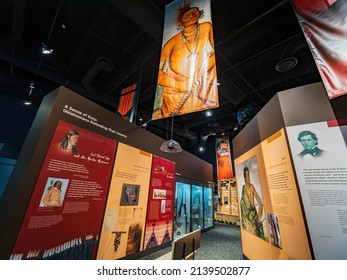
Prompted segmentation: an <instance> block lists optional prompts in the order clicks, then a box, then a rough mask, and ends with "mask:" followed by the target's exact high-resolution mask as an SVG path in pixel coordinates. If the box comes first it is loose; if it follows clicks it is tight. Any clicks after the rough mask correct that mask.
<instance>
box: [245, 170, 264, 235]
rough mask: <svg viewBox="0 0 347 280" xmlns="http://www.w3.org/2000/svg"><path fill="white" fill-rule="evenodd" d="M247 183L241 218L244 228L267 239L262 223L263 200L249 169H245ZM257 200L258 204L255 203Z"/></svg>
mask: <svg viewBox="0 0 347 280" xmlns="http://www.w3.org/2000/svg"><path fill="white" fill-rule="evenodd" d="M243 174H244V178H245V184H244V185H243V187H242V196H241V202H240V204H241V220H242V228H243V229H245V230H247V231H248V232H250V233H252V234H254V235H256V236H258V237H260V238H262V239H264V240H266V236H265V235H266V234H264V228H263V223H262V220H261V219H262V215H263V202H262V201H261V198H260V196H259V194H258V193H257V191H256V189H255V188H254V186H253V184H252V183H251V182H250V175H249V169H248V168H247V167H245V168H244V170H243ZM255 201H256V202H257V203H258V206H256V205H255Z"/></svg>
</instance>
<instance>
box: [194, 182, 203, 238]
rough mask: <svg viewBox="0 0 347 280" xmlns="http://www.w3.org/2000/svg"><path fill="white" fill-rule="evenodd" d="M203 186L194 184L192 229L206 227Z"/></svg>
mask: <svg viewBox="0 0 347 280" xmlns="http://www.w3.org/2000/svg"><path fill="white" fill-rule="evenodd" d="M203 213H204V212H203V203H202V187H201V186H196V185H192V231H194V230H196V229H203V228H204V221H203V217H204V216H203V215H204V214H203Z"/></svg>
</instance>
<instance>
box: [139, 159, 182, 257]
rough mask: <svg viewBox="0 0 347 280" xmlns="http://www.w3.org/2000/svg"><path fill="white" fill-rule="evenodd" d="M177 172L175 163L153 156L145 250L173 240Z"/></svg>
mask: <svg viewBox="0 0 347 280" xmlns="http://www.w3.org/2000/svg"><path fill="white" fill-rule="evenodd" d="M175 170H176V164H175V162H173V161H170V160H167V159H163V158H161V157H158V156H153V163H152V171H151V182H150V187H149V196H148V207H147V219H146V229H145V242H144V244H143V249H144V250H147V249H150V248H153V247H156V246H159V245H163V244H165V243H169V242H172V240H173V238H172V222H173V221H172V220H173V211H174V198H175V197H174V195H175V194H174V189H175V173H176V171H175Z"/></svg>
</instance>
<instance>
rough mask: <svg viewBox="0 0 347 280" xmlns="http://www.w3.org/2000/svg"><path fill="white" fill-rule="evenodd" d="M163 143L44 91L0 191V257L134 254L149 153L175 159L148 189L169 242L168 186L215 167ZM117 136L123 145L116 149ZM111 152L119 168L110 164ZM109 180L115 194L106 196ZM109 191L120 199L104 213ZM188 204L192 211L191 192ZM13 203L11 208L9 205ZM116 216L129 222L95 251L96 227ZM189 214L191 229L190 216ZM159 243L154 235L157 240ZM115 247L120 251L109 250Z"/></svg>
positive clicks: (87, 104) (69, 95) (67, 93)
mask: <svg viewBox="0 0 347 280" xmlns="http://www.w3.org/2000/svg"><path fill="white" fill-rule="evenodd" d="M162 142H163V139H162V138H159V137H157V136H155V135H153V134H151V133H150V132H148V131H146V130H144V129H142V128H141V127H138V126H136V125H134V124H132V123H130V122H128V121H126V120H124V119H122V118H120V117H117V116H116V115H115V114H113V113H112V112H110V111H108V110H105V109H104V108H102V107H101V106H99V105H97V104H95V103H93V102H91V101H90V100H88V99H86V98H84V97H82V96H80V95H78V94H76V93H74V92H73V91H71V90H69V89H67V88H65V87H59V88H58V89H57V90H55V91H53V92H51V93H50V94H48V95H47V96H46V97H45V98H44V100H43V102H42V104H41V106H40V108H39V110H38V113H37V115H36V117H35V120H34V122H33V124H32V127H31V129H30V131H29V134H28V136H27V138H26V141H25V143H24V145H23V148H22V150H21V153H20V155H19V157H18V160H17V162H16V165H15V167H14V169H13V172H12V175H11V177H10V178H9V181H8V184H7V185H6V187H5V189H4V192H3V194H2V203H1V204H0V228H1V229H2V234H1V235H0V247H1V250H0V258H1V259H9V258H12V259H60V258H64V259H95V258H96V255H97V253H98V254H99V253H100V254H104V255H105V258H110V259H114V258H118V257H119V258H122V257H123V256H125V257H126V256H132V258H136V257H137V252H139V251H141V250H142V248H145V243H144V240H145V236H144V232H145V223H146V211H147V202H148V195H149V193H148V190H149V184H150V177H151V172H152V171H153V170H152V169H151V164H152V155H153V154H156V155H157V156H158V158H159V157H160V158H161V159H163V158H164V157H165V159H166V160H167V162H170V164H169V165H170V166H175V168H174V169H173V170H171V169H170V168H171V167H170V168H169V165H167V169H166V170H167V171H169V172H167V178H166V180H162V182H163V183H164V184H165V187H167V189H166V192H165V191H164V188H159V187H156V188H153V197H154V189H156V190H157V191H156V192H155V193H156V194H157V196H158V197H159V196H164V197H165V196H166V199H159V200H160V210H158V211H160V215H161V214H162V215H163V216H162V218H163V220H165V226H161V230H162V229H163V228H165V229H167V234H166V233H165V234H164V236H163V238H162V240H161V243H163V244H166V243H169V242H170V238H168V237H170V236H172V233H170V229H171V225H170V220H169V219H167V217H168V216H170V215H171V217H172V214H170V211H171V212H172V208H173V203H172V200H173V191H172V193H171V194H170V190H169V189H170V188H171V189H172V190H173V187H174V178H173V177H174V174H175V173H176V174H180V175H183V176H186V178H191V179H197V178H198V179H202V180H206V181H212V180H213V179H212V178H213V173H212V165H211V164H209V163H207V162H205V161H203V160H201V159H199V158H198V157H196V156H193V155H192V154H190V153H188V152H186V151H182V152H181V153H180V154H179V155H177V154H167V153H163V152H161V151H160V149H159V147H160V145H161V144H162ZM118 143H122V144H121V147H122V148H121V150H120V151H121V152H120V154H118V152H117V155H116V151H117V149H118V147H117V145H118ZM125 147H127V148H125ZM134 151H135V152H134ZM134 153H135V154H136V155H135V154H134ZM130 155H133V156H134V157H133V158H132V157H131V156H130ZM119 157H120V158H119ZM115 158H117V168H119V170H118V169H117V168H114V165H115ZM112 172H113V173H112ZM170 173H172V174H173V176H171V175H170V177H172V178H169V174H170ZM153 178H154V177H153ZM157 179H159V177H158V178H157ZM111 180H112V183H111V187H112V189H113V190H112V193H115V194H116V195H117V197H115V196H113V197H112V196H110V195H109V194H110V193H109V192H111V191H110V182H111ZM164 181H165V182H164ZM157 182H158V181H157ZM168 184H170V187H169V185H168ZM51 185H53V186H52V187H51ZM154 185H155V182H154ZM107 195H108V200H111V201H112V200H117V203H118V204H116V205H113V206H112V207H113V208H112V209H110V210H109V211H108V212H107V213H105V206H106V197H107ZM189 195H190V193H189ZM170 196H172V198H171V199H170ZM126 197H128V198H126ZM159 200H158V201H159ZM170 200H171V202H170ZM170 203H171V204H170ZM186 203H188V204H189V205H188V207H187V208H186V209H187V211H190V196H189V197H187V199H186ZM111 204H112V203H111ZM13 205H16V211H9V209H12V208H13ZM182 208H183V207H182ZM170 209H171V210H170ZM150 211H151V212H152V213H153V209H151V210H150ZM165 215H166V216H165ZM188 215H190V214H189V213H188ZM164 216H165V217H164ZM114 217H117V218H119V219H120V220H122V219H123V221H124V220H126V221H129V223H128V224H127V223H124V226H125V229H124V230H123V229H121V230H118V229H116V230H114V231H116V232H114V233H113V236H106V237H107V238H106V239H110V240H107V242H105V244H106V243H107V245H105V246H104V247H103V248H102V249H101V251H100V248H101V247H99V248H98V247H97V245H98V242H99V240H100V231H101V230H105V232H107V231H108V230H109V229H110V228H112V226H113V225H114V224H117V223H115V221H114V219H113V218H114ZM128 218H129V219H128ZM103 219H104V225H103V224H102V223H103ZM187 219H188V220H187V221H188V225H187V227H188V228H189V226H190V216H189V217H187ZM167 221H169V223H168V224H166V222H167ZM105 222H106V225H105ZM130 222H131V224H130ZM148 228H149V227H148ZM124 232H126V236H127V240H125V239H124V238H125V237H124V236H125V235H124V234H125V233H124ZM108 233H109V232H108ZM104 235H105V234H104ZM106 235H107V234H106ZM111 235H112V233H111ZM159 235H160V234H159ZM103 237H104V238H105V236H103ZM112 238H113V239H112ZM106 239H105V240H106ZM159 239H160V238H159ZM139 240H140V241H139ZM171 240H172V237H171ZM119 243H120V244H119ZM125 243H126V244H129V246H128V245H126V248H124V247H122V246H124V244H125ZM147 243H148V242H147ZM163 244H160V242H158V246H157V247H160V246H162V245H163ZM130 245H131V246H130ZM132 245H133V246H132ZM116 247H117V250H118V253H117V252H114V251H115V248H116ZM98 249H99V251H97V250H98ZM102 251H103V253H101V252H102ZM141 254H146V253H141Z"/></svg>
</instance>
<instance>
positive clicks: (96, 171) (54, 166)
mask: <svg viewBox="0 0 347 280" xmlns="http://www.w3.org/2000/svg"><path fill="white" fill-rule="evenodd" d="M115 150H116V141H114V140H112V139H109V138H106V137H103V136H101V135H98V134H95V133H92V132H90V131H88V130H85V129H82V128H79V127H76V126H74V125H71V124H68V123H65V122H63V121H59V122H58V125H57V127H56V130H55V132H54V135H53V138H52V141H51V144H50V146H49V149H48V152H47V154H46V158H45V160H44V163H43V166H42V169H41V172H40V175H39V177H38V179H37V182H36V185H35V188H34V191H33V194H32V197H31V200H30V203H29V206H28V209H27V212H26V214H25V217H24V220H23V223H22V227H21V229H20V231H19V235H18V237H17V241H16V244H15V246H14V249H13V254H12V256H11V258H12V259H87V260H88V259H95V253H96V245H97V242H98V235H99V231H100V227H101V222H102V216H103V210H104V207H105V202H106V195H107V191H108V186H109V181H110V177H111V171H112V164H113V160H114V155H115Z"/></svg>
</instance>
